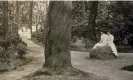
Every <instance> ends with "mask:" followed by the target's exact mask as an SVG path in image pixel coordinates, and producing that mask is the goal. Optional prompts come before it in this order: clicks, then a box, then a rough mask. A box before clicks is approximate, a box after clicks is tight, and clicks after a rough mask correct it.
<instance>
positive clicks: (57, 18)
mask: <svg viewBox="0 0 133 80" xmlns="http://www.w3.org/2000/svg"><path fill="white" fill-rule="evenodd" d="M71 6H72V4H71V2H69V1H64V2H63V1H58V2H56V1H52V2H50V4H49V10H48V14H47V25H46V27H47V28H45V29H47V30H45V31H47V32H46V34H45V35H46V37H45V64H44V66H43V67H44V68H54V69H56V68H65V67H72V65H71V56H70V47H71V46H70V40H71V27H70V21H71Z"/></svg>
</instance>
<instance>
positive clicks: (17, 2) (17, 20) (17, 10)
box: [15, 1, 19, 35]
mask: <svg viewBox="0 0 133 80" xmlns="http://www.w3.org/2000/svg"><path fill="white" fill-rule="evenodd" d="M18 28H19V1H16V30H15V33H17V35H18Z"/></svg>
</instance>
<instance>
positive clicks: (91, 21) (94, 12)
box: [88, 1, 98, 39]
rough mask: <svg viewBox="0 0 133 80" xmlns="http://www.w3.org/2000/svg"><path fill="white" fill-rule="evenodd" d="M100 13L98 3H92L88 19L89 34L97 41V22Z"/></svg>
mask: <svg viewBox="0 0 133 80" xmlns="http://www.w3.org/2000/svg"><path fill="white" fill-rule="evenodd" d="M97 13H98V1H92V2H91V7H90V14H89V18H88V32H89V33H88V34H89V38H90V39H95V36H96V35H95V20H96V16H97Z"/></svg>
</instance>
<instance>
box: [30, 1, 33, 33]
mask: <svg viewBox="0 0 133 80" xmlns="http://www.w3.org/2000/svg"><path fill="white" fill-rule="evenodd" d="M32 11H33V1H31V2H30V10H29V28H30V30H31V35H32Z"/></svg>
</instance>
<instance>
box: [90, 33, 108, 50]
mask: <svg viewBox="0 0 133 80" xmlns="http://www.w3.org/2000/svg"><path fill="white" fill-rule="evenodd" d="M108 39H109V38H108V35H107V34H102V35H101V40H100V42H99V43H97V44H95V45H94V47H93V48H92V50H93V49H96V48H97V47H102V46H108V41H109V40H108Z"/></svg>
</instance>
